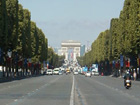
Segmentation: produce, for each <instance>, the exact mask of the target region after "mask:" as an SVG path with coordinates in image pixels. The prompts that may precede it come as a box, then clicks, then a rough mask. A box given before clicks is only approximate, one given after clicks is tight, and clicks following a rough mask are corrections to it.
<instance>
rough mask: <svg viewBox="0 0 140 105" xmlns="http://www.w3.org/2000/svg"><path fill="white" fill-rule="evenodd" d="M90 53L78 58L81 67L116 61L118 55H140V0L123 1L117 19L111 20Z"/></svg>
mask: <svg viewBox="0 0 140 105" xmlns="http://www.w3.org/2000/svg"><path fill="white" fill-rule="evenodd" d="M91 48H92V49H91V51H89V52H88V53H86V54H85V55H84V56H83V57H81V58H79V62H80V63H81V64H82V65H90V64H92V63H100V62H104V61H110V62H111V61H112V60H118V59H119V58H120V55H123V56H126V57H138V55H139V54H140V0H125V3H124V7H123V10H122V11H121V12H120V16H119V18H113V19H112V20H111V24H110V29H108V30H106V31H104V32H101V33H100V34H99V36H98V38H97V39H96V40H95V41H94V42H93V43H92V46H91Z"/></svg>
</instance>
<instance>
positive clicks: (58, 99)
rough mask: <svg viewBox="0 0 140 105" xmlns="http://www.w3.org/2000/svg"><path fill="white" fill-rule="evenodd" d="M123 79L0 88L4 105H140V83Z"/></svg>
mask: <svg viewBox="0 0 140 105" xmlns="http://www.w3.org/2000/svg"><path fill="white" fill-rule="evenodd" d="M132 84H133V85H132V88H131V89H129V90H126V89H125V88H124V87H123V80H122V79H120V78H112V77H102V76H95V77H94V76H93V77H85V76H84V75H72V74H70V75H65V74H64V75H54V76H40V77H33V78H27V79H23V80H16V81H12V82H6V83H1V84H0V105H140V82H132Z"/></svg>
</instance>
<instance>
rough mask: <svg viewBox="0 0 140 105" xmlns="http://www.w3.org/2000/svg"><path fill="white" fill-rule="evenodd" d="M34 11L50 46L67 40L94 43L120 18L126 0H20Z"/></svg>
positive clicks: (34, 17) (55, 45)
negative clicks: (115, 19)
mask: <svg viewBox="0 0 140 105" xmlns="http://www.w3.org/2000/svg"><path fill="white" fill-rule="evenodd" d="M19 3H20V4H22V6H23V8H26V9H28V10H29V11H30V12H31V20H32V21H34V22H36V24H37V26H38V27H39V28H40V29H42V31H43V32H44V34H45V36H46V38H47V39H48V44H49V46H52V47H60V46H61V42H62V41H63V40H76V41H80V42H81V44H83V45H86V46H90V45H91V44H92V43H93V42H94V40H96V39H97V37H98V35H99V34H100V33H101V32H103V31H105V30H106V29H109V28H110V20H111V19H112V18H118V17H119V15H120V11H121V10H122V9H123V5H124V0H19Z"/></svg>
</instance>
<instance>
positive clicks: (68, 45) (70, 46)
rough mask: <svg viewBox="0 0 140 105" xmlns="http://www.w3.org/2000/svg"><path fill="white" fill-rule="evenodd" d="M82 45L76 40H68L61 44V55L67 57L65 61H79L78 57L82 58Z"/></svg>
mask: <svg viewBox="0 0 140 105" xmlns="http://www.w3.org/2000/svg"><path fill="white" fill-rule="evenodd" d="M80 50H81V43H80V42H78V41H74V40H66V41H62V43H61V55H64V56H65V60H68V61H69V60H70V58H71V60H72V61H77V59H76V57H80Z"/></svg>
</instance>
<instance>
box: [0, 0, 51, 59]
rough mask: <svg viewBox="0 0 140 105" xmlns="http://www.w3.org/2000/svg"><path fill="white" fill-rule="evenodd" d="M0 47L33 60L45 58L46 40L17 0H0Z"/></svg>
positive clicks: (4, 50) (27, 11) (46, 50)
mask: <svg viewBox="0 0 140 105" xmlns="http://www.w3.org/2000/svg"><path fill="white" fill-rule="evenodd" d="M0 48H1V49H2V50H3V52H5V53H7V51H8V49H11V50H12V51H13V52H18V54H19V55H21V56H22V57H24V58H32V60H33V61H43V60H47V52H48V40H47V38H45V35H44V33H43V32H42V30H41V29H39V28H38V27H37V26H36V24H35V22H33V21H31V13H30V12H29V10H28V9H23V7H22V5H21V4H19V3H18V0H0Z"/></svg>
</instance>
